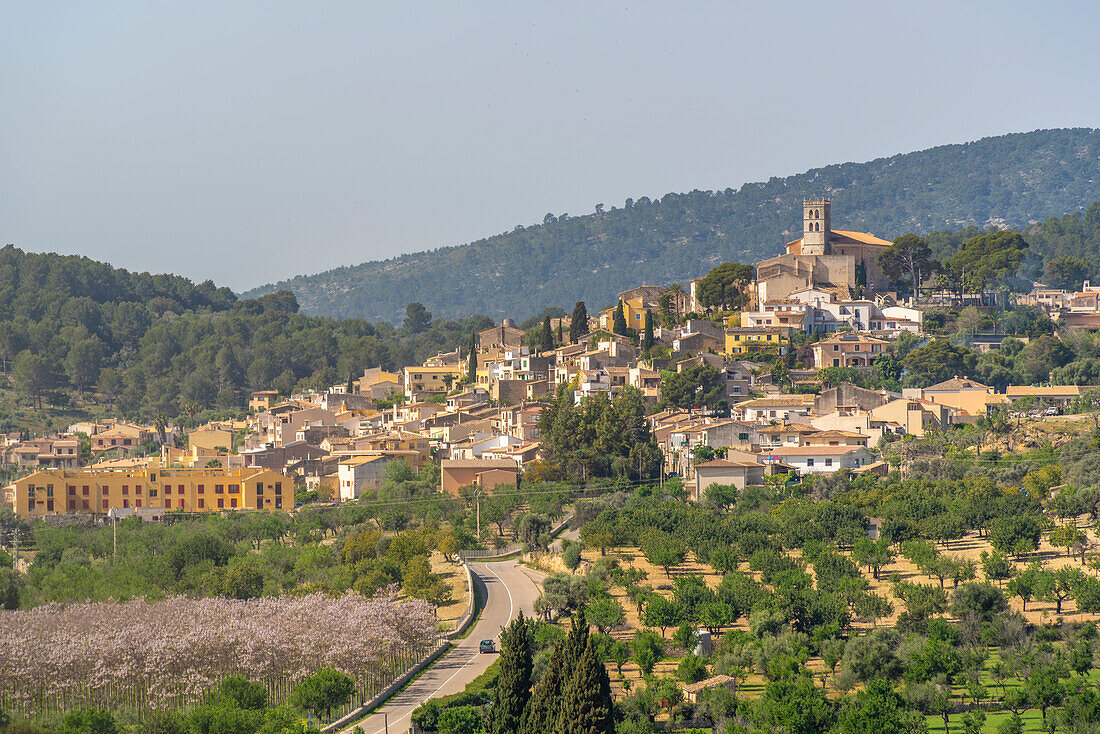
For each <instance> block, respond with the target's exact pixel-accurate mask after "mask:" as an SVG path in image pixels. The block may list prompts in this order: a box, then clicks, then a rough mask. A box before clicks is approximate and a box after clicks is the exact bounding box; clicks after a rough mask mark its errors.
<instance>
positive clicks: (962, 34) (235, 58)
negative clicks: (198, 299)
mask: <svg viewBox="0 0 1100 734" xmlns="http://www.w3.org/2000/svg"><path fill="white" fill-rule="evenodd" d="M1098 21H1100V4H1098V3H1094V2H1086V1H1084V0H1082V1H1081V2H1057V1H1054V2H1047V3H1034V2H1011V1H1008V0H1000V1H997V2H992V1H987V2H981V1H977V0H975V1H973V2H965V3H960V2H957V1H954V2H937V1H935V0H931V1H926V2H921V3H883V2H881V0H878V1H876V2H833V3H822V2H812V3H802V2H781V3H761V2H751V3H749V2H735V1H733V0H728V1H726V2H687V1H685V2H675V3H670V2H667V0H666V1H665V2H652V3H651V2H626V3H622V2H620V3H609V2H600V3H591V2H567V1H563V0H556V1H555V2H552V3H531V2H516V1H515V0H511V1H509V2H480V1H478V0H467V1H466V2H461V3H454V2H446V3H445V2H437V3H430V2H417V1H415V0H410V1H408V2H400V3H398V2H393V3H385V4H384V3H367V2H347V3H343V2H323V1H318V2H312V3H302V2H298V3H285V2H278V1H277V0H257V1H255V2H238V1H236V0H219V1H218V2H198V1H195V2H159V3H150V2H109V1H108V0H104V1H103V2H95V3H88V2H68V3H61V2H48V1H46V0H41V1H40V0H35V2H23V3H16V2H7V3H3V4H0V244H7V243H12V244H14V245H16V246H17V247H20V248H22V249H24V250H30V251H51V252H61V253H76V254H81V255H87V256H89V257H92V258H95V259H97V260H106V261H109V262H111V263H112V264H114V265H116V266H118V267H125V268H128V269H131V270H148V271H152V272H173V273H178V274H181V275H185V276H188V277H190V278H192V279H195V280H206V279H208V278H209V279H213V280H214V281H215V282H216V283H218V284H219V285H228V286H230V287H231V288H233V289H235V290H238V291H241V290H245V289H247V288H251V287H254V286H258V285H262V284H265V283H269V282H273V281H276V280H279V279H282V278H287V277H291V276H294V275H298V274H303V273H315V272H320V271H323V270H327V269H330V268H333V267H338V266H341V265H353V264H357V263H360V262H364V261H368V260H380V259H385V258H389V257H394V256H396V255H399V254H402V253H405V252H413V251H418V250H427V249H432V248H435V247H441V246H448V245H456V244H461V243H464V242H469V241H472V240H476V239H479V238H481V237H485V236H489V235H492V234H497V233H500V232H504V231H508V230H511V229H513V228H514V227H515V226H516V225H518V224H525V225H526V224H531V223H534V222H540V221H542V219H543V217H544V215H545V214H547V213H554V214H557V215H560V214H562V213H569V214H571V215H580V214H586V213H589V212H591V211H593V209H594V207H595V205H597V204H601V203H602V204H604V205H605V207H607V208H611V207H612V206H622V203H623V201H624V200H625V199H626V198H628V197H633V198H639V197H641V196H649V197H651V198H652V197H658V196H661V195H662V194H665V193H668V192H680V191H689V190H692V189H725V188H737V187H739V186H740V185H742V184H743V183H746V182H749V181H759V180H767V179H768V178H771V177H772V176H784V175H789V174H793V173H799V172H801V171H805V170H807V169H810V168H814V167H817V166H822V165H828V164H830V163H841V162H845V161H864V160H871V159H873V158H877V157H880V156H887V155H893V154H896V153H905V152H909V151H913V150H921V149H924V148H928V147H932V146H935V145H941V144H947V143H957V142H964V141H967V140H976V139H978V138H981V137H985V136H989V135H1001V134H1004V133H1009V132H1022V131H1027V130H1033V129H1037V128H1059V127H1096V126H1100V95H1097V94H1096V93H1095V92H1096V84H1097V82H1096V70H1097V69H1098V68H1100V63H1098V62H1100V46H1098V45H1097V44H1096V43H1095V29H1096V27H1097V26H1098Z"/></svg>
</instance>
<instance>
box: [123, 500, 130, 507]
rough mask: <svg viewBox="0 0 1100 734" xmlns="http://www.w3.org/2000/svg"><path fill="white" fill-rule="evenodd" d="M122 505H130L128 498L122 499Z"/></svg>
mask: <svg viewBox="0 0 1100 734" xmlns="http://www.w3.org/2000/svg"><path fill="white" fill-rule="evenodd" d="M122 506H123V507H129V506H130V500H122Z"/></svg>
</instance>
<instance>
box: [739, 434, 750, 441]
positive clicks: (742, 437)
mask: <svg viewBox="0 0 1100 734" xmlns="http://www.w3.org/2000/svg"><path fill="white" fill-rule="evenodd" d="M737 440H738V441H748V440H749V434H747V433H738V434H737Z"/></svg>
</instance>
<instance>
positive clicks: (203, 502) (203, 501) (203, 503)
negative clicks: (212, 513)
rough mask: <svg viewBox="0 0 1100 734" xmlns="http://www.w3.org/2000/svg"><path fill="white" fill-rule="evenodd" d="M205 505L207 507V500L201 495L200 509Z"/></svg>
mask: <svg viewBox="0 0 1100 734" xmlns="http://www.w3.org/2000/svg"><path fill="white" fill-rule="evenodd" d="M204 507H206V500H204V499H203V498H202V497H199V509H200V510H201V509H203V508H204Z"/></svg>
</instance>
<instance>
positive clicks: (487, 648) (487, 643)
mask: <svg viewBox="0 0 1100 734" xmlns="http://www.w3.org/2000/svg"><path fill="white" fill-rule="evenodd" d="M477 649H478V652H496V651H497V649H496V647H494V646H493V641H492V640H482V641H481V643H480V644H479V645H478V646H477Z"/></svg>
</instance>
